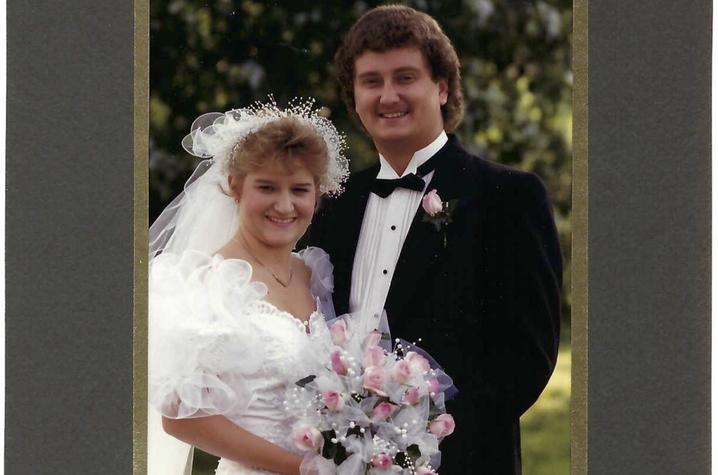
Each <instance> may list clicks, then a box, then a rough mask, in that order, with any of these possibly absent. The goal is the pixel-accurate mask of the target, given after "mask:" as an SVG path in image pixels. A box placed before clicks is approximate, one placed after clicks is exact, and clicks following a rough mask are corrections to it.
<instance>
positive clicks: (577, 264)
mask: <svg viewBox="0 0 718 475" xmlns="http://www.w3.org/2000/svg"><path fill="white" fill-rule="evenodd" d="M572 71H573V81H574V82H573V130H572V134H573V139H572V142H573V162H572V167H573V170H572V172H573V173H572V196H571V209H572V223H571V229H572V239H571V300H572V302H571V412H570V420H571V436H570V438H571V475H585V474H586V473H588V396H587V394H588V0H574V2H573V48H572Z"/></svg>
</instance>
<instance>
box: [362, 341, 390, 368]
mask: <svg viewBox="0 0 718 475" xmlns="http://www.w3.org/2000/svg"><path fill="white" fill-rule="evenodd" d="M385 359H386V355H385V354H384V349H383V348H380V347H378V346H370V347H369V348H367V349H366V350H365V351H364V361H363V363H364V367H367V366H381V365H382V364H383V363H384V360H385Z"/></svg>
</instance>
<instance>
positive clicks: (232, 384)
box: [148, 252, 267, 418]
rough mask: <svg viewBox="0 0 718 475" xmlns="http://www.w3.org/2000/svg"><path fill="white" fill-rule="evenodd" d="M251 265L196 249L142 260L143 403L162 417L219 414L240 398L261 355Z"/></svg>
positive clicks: (262, 291)
mask: <svg viewBox="0 0 718 475" xmlns="http://www.w3.org/2000/svg"><path fill="white" fill-rule="evenodd" d="M251 275H252V268H251V266H250V265H249V264H248V263H247V262H245V261H242V260H238V259H231V260H224V259H223V258H222V257H221V256H215V257H210V256H206V255H203V254H201V253H196V252H185V253H184V254H182V255H181V256H178V255H175V254H170V253H166V254H161V255H160V256H158V257H156V258H155V259H153V260H152V262H151V263H150V272H149V277H150V279H149V328H148V329H149V331H148V337H149V338H148V354H149V358H148V359H149V368H148V382H149V402H150V404H151V405H152V406H153V407H154V408H155V409H157V410H158V411H159V412H160V413H161V414H162V415H164V416H165V417H171V418H189V417H200V416H208V415H217V414H225V413H226V412H228V411H230V410H237V409H238V408H241V407H242V405H246V404H248V401H249V398H250V397H251V393H252V388H251V386H250V384H251V381H252V378H250V377H248V376H250V375H252V374H254V373H255V372H257V371H258V370H259V369H260V365H261V363H262V360H263V351H262V348H261V347H260V346H259V345H258V344H257V341H258V339H257V338H256V334H255V331H256V330H255V328H256V327H255V326H254V325H255V323H254V322H253V321H252V318H251V312H250V311H249V310H250V308H251V304H252V302H255V301H257V300H260V299H262V298H263V297H264V296H265V295H266V292H267V289H266V286H264V284H261V283H256V282H251V281H250V278H251Z"/></svg>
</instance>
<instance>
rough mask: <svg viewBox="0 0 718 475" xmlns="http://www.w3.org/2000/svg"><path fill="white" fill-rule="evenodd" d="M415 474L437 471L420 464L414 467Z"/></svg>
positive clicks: (427, 474)
mask: <svg viewBox="0 0 718 475" xmlns="http://www.w3.org/2000/svg"><path fill="white" fill-rule="evenodd" d="M416 475H437V473H436V472H435V471H433V470H432V469H430V468H429V467H426V466H424V465H422V466H421V467H419V468H417V469H416Z"/></svg>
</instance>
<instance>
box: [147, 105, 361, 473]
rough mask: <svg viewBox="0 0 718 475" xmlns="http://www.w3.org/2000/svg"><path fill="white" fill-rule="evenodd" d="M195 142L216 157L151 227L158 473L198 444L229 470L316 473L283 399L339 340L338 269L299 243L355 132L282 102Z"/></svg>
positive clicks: (338, 175) (189, 143) (152, 445)
mask: <svg viewBox="0 0 718 475" xmlns="http://www.w3.org/2000/svg"><path fill="white" fill-rule="evenodd" d="M183 146H184V147H185V149H186V150H187V151H188V152H190V153H191V154H193V155H196V156H200V157H203V158H208V160H205V161H204V162H202V163H201V164H200V165H199V166H198V168H197V170H196V171H195V173H194V175H193V176H192V177H191V178H190V180H189V181H188V184H187V185H186V187H185V190H184V191H183V193H181V194H180V196H178V197H177V198H176V199H175V200H174V201H173V202H172V203H171V204H170V205H169V206H168V207H167V208H166V209H165V211H164V212H163V213H162V215H161V216H160V217H159V218H158V219H157V220H156V221H155V223H154V224H153V225H152V227H151V229H150V271H149V277H150V293H149V294H150V321H149V347H148V350H149V372H148V379H149V402H150V405H151V406H152V408H151V409H150V412H151V415H150V428H149V430H148V435H149V437H148V439H149V440H148V449H149V454H148V455H149V457H148V459H149V463H148V473H149V475H158V474H160V473H175V474H180V473H182V471H183V470H185V464H186V460H187V453H188V449H189V446H196V447H199V448H201V449H202V450H204V451H206V452H209V453H212V454H215V455H217V456H219V457H221V459H220V462H219V465H218V467H217V472H216V473H217V474H220V475H230V474H231V475H250V474H299V473H302V474H304V473H310V472H309V471H308V469H307V467H308V466H309V465H311V464H317V463H321V462H319V461H317V460H313V459H312V458H311V457H306V458H305V460H303V457H302V455H301V454H300V453H299V451H298V450H297V449H296V448H295V447H294V445H293V444H292V443H291V440H290V437H289V435H288V433H289V430H290V427H291V424H292V420H291V418H290V417H289V416H288V415H287V413H286V411H284V409H283V407H282V401H283V398H284V394H285V391H286V388H287V384H288V383H287V382H288V381H295V380H296V379H292V378H297V379H299V378H301V377H302V376H306V375H307V374H309V368H310V367H311V365H312V364H313V361H314V360H313V358H312V354H309V353H307V348H308V346H309V342H310V341H311V340H312V339H320V338H322V339H326V340H327V341H329V339H330V337H329V334H328V330H327V327H326V324H325V318H329V317H332V316H333V306H332V303H331V292H332V286H333V280H332V279H333V278H332V265H331V263H330V262H329V259H328V256H327V255H326V253H324V251H322V250H321V249H318V248H308V249H305V250H304V251H302V252H299V253H293V252H292V249H293V248H294V246H295V244H296V242H297V240H298V239H299V238H300V237H301V236H302V235H303V234H304V232H305V231H306V229H307V227H308V225H309V223H310V221H311V219H312V216H313V214H314V211H315V210H316V208H317V205H318V203H319V199H320V197H321V196H322V195H326V194H338V193H340V192H341V189H342V183H343V182H344V181H345V180H346V177H347V174H348V166H347V161H346V159H345V157H344V148H345V146H344V140H343V137H342V136H341V135H340V134H339V133H338V132H337V130H336V129H335V127H334V126H333V125H332V123H331V122H330V121H329V120H327V119H326V118H324V117H321V116H320V115H318V114H317V112H316V111H313V110H312V103H311V102H309V103H304V104H298V105H296V104H295V105H293V106H291V107H289V108H287V109H280V108H278V107H277V106H276V105H275V104H273V103H270V104H265V105H262V104H257V105H255V106H253V107H250V108H246V109H236V110H232V111H229V112H226V113H224V114H219V113H211V114H205V115H203V116H201V117H200V118H199V119H197V120H196V121H195V123H194V124H193V126H192V132H191V133H190V135H188V136H187V137H186V138H185V140H183ZM158 414H159V415H161V426H162V429H163V430H164V432H165V433H166V434H170V435H171V436H173V437H174V438H175V439H178V440H179V441H183V442H184V444H181V445H179V446H178V445H177V443H173V442H172V439H170V438H168V437H167V435H166V434H163V433H162V432H161V431H158V430H153V426H152V424H153V422H152V420H153V418H154V420H155V423H159V420H160V416H159V415H158ZM155 429H156V427H155ZM185 444H186V445H185ZM178 448H179V450H178ZM318 458H319V457H318V456H315V457H314V459H318ZM300 467H301V472H300Z"/></svg>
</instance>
